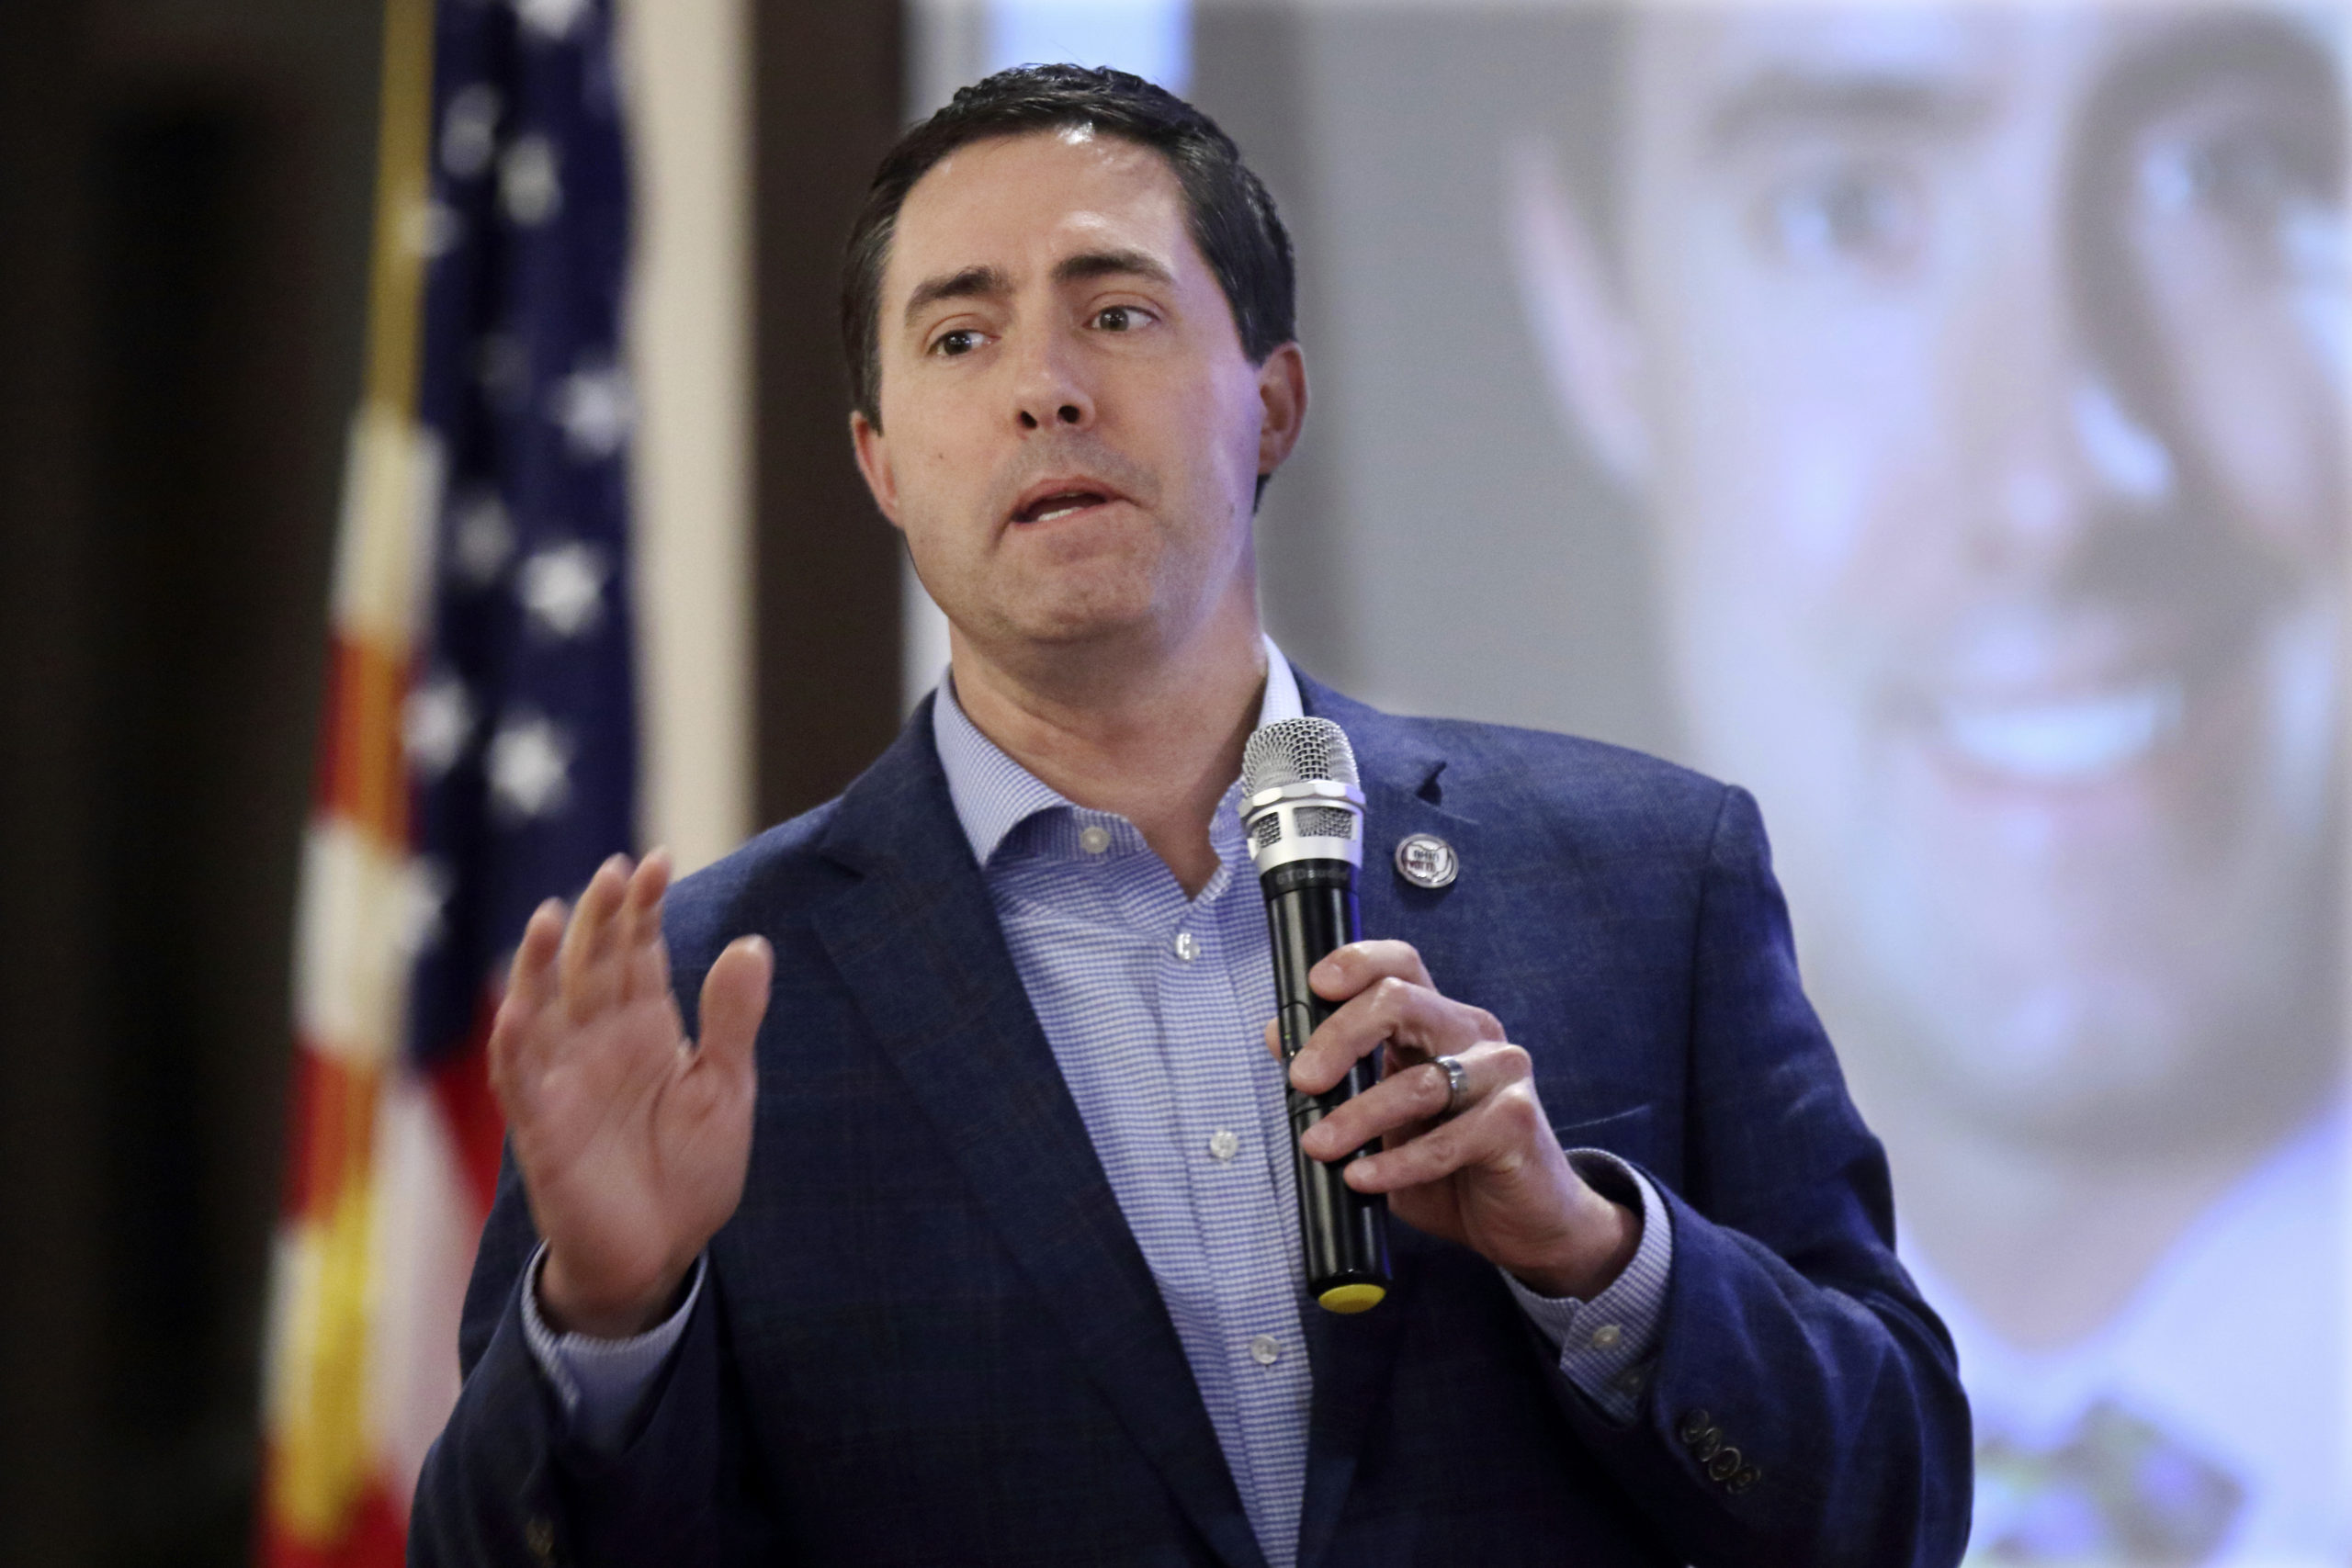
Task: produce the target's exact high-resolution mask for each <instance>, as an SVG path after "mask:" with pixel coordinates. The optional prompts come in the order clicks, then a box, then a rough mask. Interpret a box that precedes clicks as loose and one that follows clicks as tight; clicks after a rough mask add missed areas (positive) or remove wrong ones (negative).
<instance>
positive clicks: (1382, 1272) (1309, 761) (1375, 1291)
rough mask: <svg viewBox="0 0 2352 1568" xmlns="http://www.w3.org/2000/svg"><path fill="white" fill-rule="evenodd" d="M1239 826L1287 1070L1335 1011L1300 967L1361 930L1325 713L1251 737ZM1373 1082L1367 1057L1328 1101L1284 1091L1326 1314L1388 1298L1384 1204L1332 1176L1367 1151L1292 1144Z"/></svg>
mask: <svg viewBox="0 0 2352 1568" xmlns="http://www.w3.org/2000/svg"><path fill="white" fill-rule="evenodd" d="M1241 825H1242V830H1243V831H1244V832H1246V833H1247V834H1248V835H1249V837H1250V862H1251V863H1253V864H1255V865H1256V866H1257V868H1258V886H1259V887H1260V889H1261V890H1262V891H1263V892H1264V894H1265V896H1266V924H1267V926H1268V928H1269V929H1270V930H1271V931H1272V933H1273V939H1274V1001H1275V1005H1276V1007H1277V1008H1278V1009H1279V1011H1278V1013H1277V1015H1276V1016H1277V1017H1278V1018H1279V1020H1280V1021H1281V1026H1282V1043H1283V1062H1284V1063H1288V1062H1289V1061H1290V1060H1291V1059H1292V1058H1293V1057H1295V1056H1296V1055H1298V1053H1299V1050H1300V1048H1301V1047H1303V1046H1304V1045H1306V1037H1307V1036H1308V1035H1310V1034H1312V1033H1314V1032H1315V1026H1316V1025H1317V1024H1319V1023H1321V1022H1322V1021H1324V1020H1325V1019H1327V1018H1329V1017H1330V1016H1331V1014H1332V1012H1333V1011H1334V1010H1335V1009H1334V1008H1333V1006H1332V1004H1331V1003H1329V1002H1327V1001H1325V1000H1324V999H1323V998H1320V997H1318V996H1317V995H1316V994H1315V992H1314V990H1313V988H1312V987H1309V986H1308V985H1307V983H1306V972H1307V971H1308V970H1309V969H1312V968H1314V967H1315V965H1316V964H1317V963H1319V962H1320V961H1321V960H1322V959H1323V957H1324V955H1325V954H1327V953H1330V952H1331V951H1332V950H1333V949H1334V948H1337V947H1340V946H1343V945H1344V944H1346V943H1348V942H1353V941H1355V940H1356V938H1357V937H1358V936H1359V935H1360V934H1362V933H1361V931H1360V929H1359V925H1358V921H1357V919H1356V883H1355V874H1356V868H1357V867H1358V866H1360V865H1362V864H1363V785H1362V781H1361V779H1360V778H1359V776H1358V774H1357V773H1356V754H1355V749H1354V748H1353V747H1351V746H1350V745H1349V744H1348V737H1347V732H1346V731H1345V730H1343V729H1341V728H1340V727H1339V726H1338V725H1336V724H1333V723H1332V722H1331V721H1330V720H1329V719H1328V718H1285V719H1281V720H1278V721H1277V722H1275V723H1273V724H1269V725H1266V726H1264V727H1263V728H1261V729H1259V730H1258V732H1257V733H1256V734H1254V735H1252V736H1250V744H1249V745H1248V747H1246V748H1245V749H1244V750H1243V751H1242V753H1241ZM1378 1077H1379V1068H1378V1066H1377V1065H1376V1064H1375V1063H1374V1062H1373V1061H1371V1060H1369V1059H1367V1060H1363V1061H1359V1062H1358V1063H1356V1065H1355V1066H1353V1067H1351V1068H1350V1069H1349V1072H1348V1076H1347V1077H1346V1078H1345V1079H1344V1080H1342V1081H1341V1082H1340V1085H1339V1087H1338V1088H1336V1089H1331V1090H1330V1091H1329V1092H1328V1093H1325V1094H1318V1095H1308V1094H1301V1093H1300V1092H1299V1091H1298V1090H1297V1089H1288V1088H1287V1086H1285V1088H1286V1092H1287V1093H1288V1095H1289V1097H1290V1130H1291V1156H1292V1161H1293V1164H1294V1165H1295V1168H1296V1169H1297V1171H1298V1227H1299V1231H1300V1233H1301V1235H1302V1236H1303V1237H1304V1239H1305V1241H1306V1290H1307V1293H1308V1294H1309V1295H1311V1296H1313V1297H1314V1298H1315V1299H1316V1301H1317V1303H1320V1304H1321V1305H1322V1306H1323V1307H1324V1309H1325V1310H1326V1311H1329V1312H1339V1313H1357V1312H1365V1311H1368V1310H1370V1309H1371V1308H1373V1307H1375V1306H1378V1305H1379V1304H1380V1302H1381V1299H1382V1298H1383V1297H1385V1296H1386V1295H1387V1294H1388V1282H1389V1272H1388V1203H1387V1201H1386V1200H1385V1199H1384V1198H1381V1197H1379V1196H1377V1195H1374V1196H1372V1197H1366V1196H1364V1195H1363V1193H1360V1192H1357V1191H1355V1190H1353V1189H1351V1188H1350V1187H1349V1186H1348V1184H1347V1183H1346V1182H1345V1181H1343V1180H1341V1179H1340V1176H1341V1173H1342V1172H1343V1171H1344V1170H1345V1169H1346V1168H1347V1167H1348V1165H1349V1164H1350V1163H1351V1162H1352V1161H1354V1160H1358V1159H1362V1158H1363V1156H1364V1155H1365V1154H1367V1153H1368V1152H1369V1151H1368V1150H1365V1149H1358V1150H1356V1151H1355V1152H1354V1153H1352V1154H1351V1155H1349V1156H1347V1157H1346V1158H1345V1159H1338V1160H1333V1161H1332V1162H1331V1163H1330V1164H1329V1165H1326V1164H1324V1163H1323V1162H1322V1161H1321V1160H1318V1159H1316V1158H1313V1157H1312V1156H1309V1155H1307V1154H1306V1151H1305V1150H1303V1149H1301V1148H1299V1147H1298V1139H1299V1136H1300V1135H1301V1134H1304V1133H1305V1132H1306V1130H1307V1129H1308V1128H1309V1127H1312V1126H1314V1125H1315V1124H1316V1123H1317V1122H1320V1121H1321V1120H1323V1118H1324V1117H1325V1116H1326V1115H1328V1114H1329V1113H1330V1111H1332V1110H1334V1109H1335V1108H1336V1107H1338V1106H1339V1105H1340V1102H1341V1101H1343V1100H1347V1099H1349V1098H1350V1097H1351V1096H1352V1095H1357V1094H1361V1093H1363V1091H1364V1090H1365V1089H1370V1088H1371V1087H1372V1086H1373V1085H1374V1083H1375V1082H1376V1081H1378Z"/></svg>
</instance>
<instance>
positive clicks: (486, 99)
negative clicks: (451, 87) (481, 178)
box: [441, 82, 500, 180]
mask: <svg viewBox="0 0 2352 1568" xmlns="http://www.w3.org/2000/svg"><path fill="white" fill-rule="evenodd" d="M499 107H500V104H499V97H498V89H497V88H495V87H493V86H492V85H490V84H489V83H487V82H475V83H472V84H470V85H467V86H463V87H460V88H458V90H457V91H456V92H454V93H452V94H450V95H449V107H448V109H447V112H446V113H444V114H443V115H442V117H441V166H442V167H443V168H445V169H447V170H448V171H449V173H450V175H452V176H453V177H455V178H457V179H461V180H470V179H473V178H475V177H477V176H478V175H481V174H482V173H483V172H484V171H486V170H487V169H488V168H489V167H490V161H491V159H492V157H494V156H496V155H497V152H498V111H499Z"/></svg>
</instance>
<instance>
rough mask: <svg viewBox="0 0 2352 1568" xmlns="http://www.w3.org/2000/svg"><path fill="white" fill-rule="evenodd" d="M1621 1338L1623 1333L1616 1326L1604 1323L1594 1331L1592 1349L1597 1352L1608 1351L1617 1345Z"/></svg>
mask: <svg viewBox="0 0 2352 1568" xmlns="http://www.w3.org/2000/svg"><path fill="white" fill-rule="evenodd" d="M1620 1337H1622V1331H1621V1330H1620V1329H1619V1328H1618V1326H1617V1325H1615V1324H1613V1323H1604V1324H1602V1325H1600V1327H1598V1328H1596V1329H1594V1330H1593V1331H1592V1348H1594V1349H1596V1350H1606V1349H1608V1348H1609V1347H1611V1345H1614V1344H1616V1343H1617V1341H1618V1339H1619V1338H1620Z"/></svg>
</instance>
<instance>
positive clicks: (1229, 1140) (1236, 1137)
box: [1209, 1127, 1241, 1159]
mask: <svg viewBox="0 0 2352 1568" xmlns="http://www.w3.org/2000/svg"><path fill="white" fill-rule="evenodd" d="M1240 1147H1241V1134H1238V1133H1235V1132H1232V1131H1229V1130H1228V1129H1227V1128H1223V1127H1220V1128H1218V1129H1217V1130H1216V1132H1214V1133H1211V1134H1209V1158H1211V1159H1231V1158H1232V1157H1233V1156H1234V1155H1235V1154H1236V1153H1237V1152H1238V1150H1239V1149H1240Z"/></svg>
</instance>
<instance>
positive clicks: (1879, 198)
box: [1757, 164, 1926, 266]
mask: <svg viewBox="0 0 2352 1568" xmlns="http://www.w3.org/2000/svg"><path fill="white" fill-rule="evenodd" d="M1925 205H1926V204H1925V202H1924V200H1923V199H1922V197H1921V196H1920V193H1919V190H1918V187H1917V184H1916V182H1914V181H1913V180H1912V179H1911V178H1910V177H1909V176H1908V175H1905V173H1904V172H1903V171H1902V170H1900V169H1896V168H1893V167H1888V166H1885V165H1879V164H1838V165H1837V166H1835V167H1833V168H1829V169H1825V170H1822V171H1820V172H1819V173H1816V174H1810V175H1803V176H1801V177H1798V178H1795V179H1791V180H1787V181H1784V182H1782V183H1781V185H1779V186H1774V187H1773V188H1772V190H1771V191H1770V192H1769V193H1767V195H1766V196H1765V198H1764V201H1763V203H1762V205H1761V207H1760V208H1759V209H1758V212H1757V225H1758V229H1759V231H1761V237H1762V238H1763V240H1764V243H1766V244H1767V245H1768V246H1770V248H1771V249H1772V250H1773V251H1774V252H1776V253H1777V254H1780V255H1781V256H1782V257H1783V258H1785V259H1786V260H1789V261H1792V262H1797V263H1800V264H1820V263H1826V264H1838V263H1849V264H1852V263H1860V264H1864V265H1875V266H1890V265H1900V264H1901V263H1903V262H1905V261H1908V260H1910V259H1911V257H1912V256H1913V255H1914V254H1917V251H1918V248H1919V243H1920V240H1921V238H1922V234H1923V231H1924V230H1925V228H1926V212H1925Z"/></svg>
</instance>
